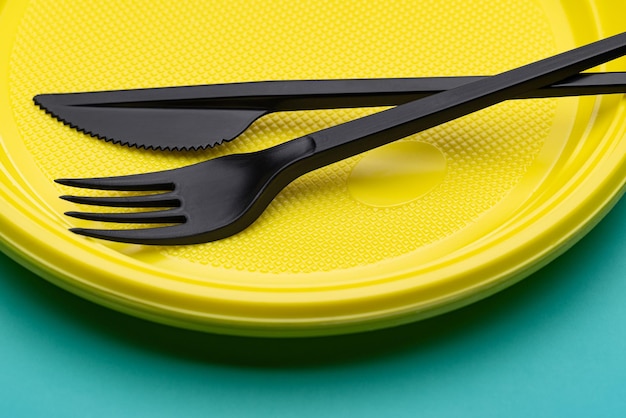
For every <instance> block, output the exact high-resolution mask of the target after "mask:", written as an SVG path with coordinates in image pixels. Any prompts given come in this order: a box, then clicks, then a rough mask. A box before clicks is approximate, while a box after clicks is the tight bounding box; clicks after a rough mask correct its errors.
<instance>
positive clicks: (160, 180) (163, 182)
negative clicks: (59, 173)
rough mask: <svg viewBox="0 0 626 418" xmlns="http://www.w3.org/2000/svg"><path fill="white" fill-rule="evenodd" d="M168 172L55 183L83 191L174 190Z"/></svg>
mask: <svg viewBox="0 0 626 418" xmlns="http://www.w3.org/2000/svg"><path fill="white" fill-rule="evenodd" d="M168 171H169V170H168ZM168 171H159V172H154V173H144V174H131V175H128V176H114V177H91V178H80V179H56V180H54V181H55V182H57V183H59V184H63V185H65V186H72V187H80V188H83V189H98V190H121V191H150V190H173V189H174V183H173V182H172V180H171V178H168Z"/></svg>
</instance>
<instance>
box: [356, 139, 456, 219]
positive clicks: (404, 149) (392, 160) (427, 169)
mask: <svg viewBox="0 0 626 418" xmlns="http://www.w3.org/2000/svg"><path fill="white" fill-rule="evenodd" d="M445 174H446V158H445V156H444V155H443V154H442V152H441V151H440V150H439V149H438V148H437V147H435V146H433V145H430V144H427V143H424V142H396V143H392V144H389V145H386V146H384V147H381V148H378V149H375V150H373V151H370V152H368V153H367V154H366V155H365V156H364V157H363V159H361V161H359V162H358V164H357V165H356V166H355V167H354V169H353V170H352V172H351V173H350V177H349V179H348V190H349V191H350V194H351V195H352V197H353V198H355V199H356V200H358V201H360V202H362V203H365V204H367V205H370V206H376V207H389V206H397V205H401V204H404V203H408V202H411V201H413V200H415V199H418V198H419V197H421V196H424V195H425V194H427V193H428V192H430V191H431V190H432V189H434V188H435V187H436V186H437V185H438V184H440V183H441V182H442V181H443V178H444V177H445Z"/></svg>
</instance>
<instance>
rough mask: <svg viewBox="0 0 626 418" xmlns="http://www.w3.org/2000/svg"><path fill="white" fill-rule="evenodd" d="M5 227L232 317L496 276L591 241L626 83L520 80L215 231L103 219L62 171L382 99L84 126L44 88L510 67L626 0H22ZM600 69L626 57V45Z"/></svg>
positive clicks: (334, 310)
mask: <svg viewBox="0 0 626 418" xmlns="http://www.w3.org/2000/svg"><path fill="white" fill-rule="evenodd" d="M0 13H1V14H0V42H1V46H2V47H1V48H0V140H1V145H2V149H1V151H0V168H1V169H2V171H1V174H0V229H1V232H0V235H1V244H2V249H3V250H4V251H5V252H6V253H8V254H10V255H11V256H13V257H14V258H16V259H17V260H18V261H20V262H22V263H23V264H24V265H27V266H28V267H29V268H31V269H33V270H34V271H36V272H38V273H39V274H40V275H41V276H42V277H44V278H46V279H48V280H50V281H52V282H54V283H56V284H57V285H59V286H61V287H63V288H66V289H68V290H69V291H71V292H74V293H77V294H79V295H81V296H83V297H85V298H88V299H90V300H93V301H95V302H97V303H101V304H103V305H106V306H109V307H111V308H114V309H117V310H120V311H123V312H127V313H129V314H132V315H136V316H139V317H143V318H147V319H150V320H154V321H158V322H162V323H167V324H172V325H175V326H180V327H186V328H191V329H199V330H206V331H211V332H218V333H229V334H240V335H264V336H305V335H323V334H335V333H345V332H356V331H361V330H368V329H375V328H380V327H385V326H392V325H395V324H401V323H405V322H408V321H414V320H417V319H420V318H425V317H428V316H432V315H435V314H438V313H441V312H444V311H448V310H451V309H454V308H457V307H460V306H462V305H465V304H468V303H470V302H472V301H476V300H478V299H480V298H483V297H485V296H487V295H490V294H492V293H494V292H496V291H498V290H500V289H502V288H504V287H506V286H509V285H511V284H512V283H514V282H515V281H517V280H520V279H521V278H523V277H525V276H526V275H528V274H530V273H531V272H532V271H534V270H536V269H538V268H540V267H541V266H542V265H544V264H545V263H547V262H548V261H550V260H551V259H553V258H554V257H556V256H557V255H558V254H559V253H561V252H562V251H564V250H565V249H566V248H567V247H568V246H570V245H571V244H573V243H574V242H575V241H576V240H577V239H578V238H580V237H581V236H582V235H583V234H584V233H585V232H586V231H588V230H589V229H590V228H591V227H592V226H593V225H594V224H595V223H596V222H597V221H598V220H599V219H600V218H601V217H602V215H603V214H604V213H606V211H607V210H609V208H610V207H611V205H612V204H614V203H615V202H616V201H617V199H618V198H619V196H620V194H621V192H622V191H623V187H624V183H625V177H626V174H625V173H626V100H624V97H623V95H612V96H605V97H589V98H564V99H541V100H520V101H511V102H506V103H503V104H501V105H498V106H495V107H492V108H490V109H487V110H484V111H482V112H479V113H476V114H474V115H470V116H468V117H465V118H462V119H460V120H457V121H454V122H451V123H448V124H445V125H442V126H440V127H437V128H435V129H432V130H429V131H427V132H424V133H421V134H419V135H415V136H412V137H409V138H406V139H405V140H403V141H400V142H398V143H395V144H391V145H389V146H386V147H384V148H381V149H378V150H374V151H372V152H369V153H366V154H364V155H360V156H357V157H354V158H351V159H349V160H346V161H343V162H341V163H337V164H334V165H332V166H329V167H326V168H324V169H321V170H318V171H316V172H314V173H311V174H309V175H306V176H304V177H303V178H301V179H299V180H297V181H296V182H294V183H293V184H291V185H290V186H289V187H287V189H285V190H284V192H282V193H281V194H280V195H279V196H278V197H277V198H276V200H275V201H274V202H273V203H272V204H271V205H270V207H269V208H268V210H267V211H266V212H265V213H264V214H263V216H261V218H260V219H259V220H258V221H257V222H256V223H255V224H254V225H253V226H251V227H250V228H248V229H247V230H246V231H244V232H242V233H240V234H238V235H236V236H233V237H231V238H228V239H225V240H222V241H218V242H213V243H207V244H202V245H193V246H179V247H174V246H172V247H165V246H163V247H149V246H140V245H126V244H116V243H109V242H106V241H99V240H93V239H87V238H84V237H81V236H77V235H74V234H72V233H71V232H68V228H69V227H71V226H77V225H79V226H90V227H99V226H103V225H97V224H94V223H88V222H86V221H85V222H81V221H77V220H73V219H71V218H68V217H65V216H64V215H63V212H64V211H67V210H85V209H86V208H81V207H79V206H78V205H74V204H70V203H68V202H64V201H62V200H60V199H59V198H58V196H59V195H61V194H68V193H71V194H75V193H80V191H77V190H72V189H70V188H66V187H63V186H60V185H58V184H55V183H54V182H53V180H54V179H55V178H59V177H91V176H107V175H122V174H131V173H138V172H147V171H155V170H162V169H166V168H172V167H178V166H183V165H187V164H190V163H192V162H197V161H202V160H206V159H209V158H212V157H215V156H218V155H223V154H227V153H233V152H244V151H252V150H258V149H261V148H264V147H267V146H270V145H274V144H277V143H279V142H281V141H285V140H287V139H290V138H294V137H297V136H300V135H302V134H305V133H307V132H311V131H315V130H317V129H321V128H325V127H328V126H332V125H334V124H337V123H340V122H342V121H347V120H350V119H353V118H356V117H359V116H363V115H366V114H368V113H371V112H374V111H377V110H380V109H353V110H324V111H307V112H288V113H280V114H273V115H269V116H266V117H264V118H262V119H261V120H259V121H258V122H256V123H255V124H254V125H253V126H252V127H251V128H250V129H249V130H248V131H247V132H246V133H245V134H244V135H242V136H241V137H240V138H238V139H236V140H234V141H233V142H231V143H229V144H227V145H224V146H221V147H218V148H215V149H212V150H207V151H203V152H188V153H175V152H156V151H146V150H138V149H131V148H125V147H121V146H117V145H113V144H110V143H106V142H103V141H100V140H97V139H94V138H91V137H89V136H86V135H83V134H81V133H78V132H76V131H74V130H72V129H71V128H69V127H67V126H64V125H62V124H61V123H59V122H57V121H55V120H54V119H52V118H51V117H49V116H48V115H46V114H45V113H44V112H43V111H41V110H39V109H38V108H37V107H36V106H35V105H34V104H33V102H32V97H33V96H34V95H36V94H39V93H51V92H73V91H90V90H107V89H126V88H139V87H155V86H170V85H189V84H206V83H217V82H220V83H221V82H238V81H253V80H270V79H315V78H367V77H411V76H431V75H484V74H494V73H498V72H500V71H504V70H507V69H510V68H513V67H516V66H519V65H523V64H526V63H528V62H530V61H534V60H537V59H540V58H544V57H547V56H549V55H552V54H554V53H557V52H560V51H564V50H568V49H571V48H574V47H576V46H578V45H582V44H585V43H589V42H592V41H594V40H597V39H600V38H603V37H606V36H609V35H613V34H615V33H618V32H621V31H623V30H626V26H625V25H624V19H623V17H624V16H625V15H626V3H624V2H622V1H616V0H604V1H600V0H598V1H585V0H581V1H577V2H571V1H566V0H562V1H558V0H542V1H519V0H449V1H445V2H442V1H439V0H422V1H419V2H382V1H381V2H378V1H371V0H367V1H346V0H325V1H315V2H294V1H290V0H285V1H272V2H265V1H249V0H241V1H232V0H229V1H186V2H173V1H152V0H146V1H132V2H128V1H124V0H119V1H112V0H100V1H84V2H69V1H68V2H59V1H57V0H32V1H17V0H16V1H8V0H7V1H4V2H0ZM597 70H614V71H618V70H621V71H624V70H626V61H625V60H623V59H622V60H617V61H614V62H611V63H609V64H608V65H605V66H602V67H601V68H598V69H597Z"/></svg>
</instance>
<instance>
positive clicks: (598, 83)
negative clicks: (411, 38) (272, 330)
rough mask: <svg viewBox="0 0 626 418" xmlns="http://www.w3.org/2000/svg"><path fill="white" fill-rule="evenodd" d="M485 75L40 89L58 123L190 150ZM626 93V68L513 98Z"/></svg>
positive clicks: (143, 144) (113, 138) (140, 143)
mask: <svg viewBox="0 0 626 418" xmlns="http://www.w3.org/2000/svg"><path fill="white" fill-rule="evenodd" d="M483 78H486V77H484V76H469V77H423V78H387V79H349V80H291V81H261V82H246V83H230V84H213V85H200V86H182V87H162V88H148V89H134V90H114V91H98V92H85V93H59V94H40V95H37V96H35V97H34V101H35V103H36V104H37V105H38V106H39V107H41V108H42V109H44V110H45V111H46V112H48V113H49V114H51V115H52V116H54V117H55V118H56V119H58V120H60V121H61V122H63V123H65V124H67V125H69V126H71V127H73V128H75V129H77V130H79V131H81V132H84V133H86V134H89V135H91V136H94V137H97V138H100V139H104V140H106V141H110V142H113V143H118V144H122V145H127V146H134V147H139V148H148V149H162V150H195V149H203V148H207V147H212V146H215V145H218V144H221V143H222V142H224V141H230V140H232V139H234V138H235V137H237V136H238V135H240V134H241V133H242V132H243V131H245V130H246V129H247V128H248V127H249V126H250V125H251V124H252V123H253V122H254V121H255V120H256V119H258V118H260V117H261V116H264V115H266V114H268V113H272V112H277V111H290V110H310V109H334V108H352V107H372V106H394V105H400V104H403V103H407V102H410V101H413V100H416V99H419V98H422V97H425V96H429V95H432V94H435V93H439V92H442V91H445V90H449V89H453V88H456V87H459V86H461V85H464V84H468V83H471V82H474V81H478V80H480V79H483ZM612 93H626V72H616V73H594V74H580V75H576V76H574V77H571V78H568V79H567V80H565V81H562V82H559V83H556V84H553V85H551V86H548V87H544V88H540V89H537V90H533V91H530V92H528V93H524V94H522V95H519V96H517V97H516V98H519V99H525V98H545V97H563V96H582V95H597V94H612Z"/></svg>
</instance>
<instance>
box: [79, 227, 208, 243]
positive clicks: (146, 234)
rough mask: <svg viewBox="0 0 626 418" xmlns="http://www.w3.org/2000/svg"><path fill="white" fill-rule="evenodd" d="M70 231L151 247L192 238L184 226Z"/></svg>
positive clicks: (190, 232)
mask: <svg viewBox="0 0 626 418" xmlns="http://www.w3.org/2000/svg"><path fill="white" fill-rule="evenodd" d="M70 231H72V232H74V233H76V234H79V235H84V236H87V237H91V238H99V239H106V240H109V241H117V242H126V243H130V244H152V245H172V244H174V245H176V244H184V243H186V242H185V238H186V237H192V236H193V233H192V231H190V229H189V228H188V227H187V226H186V225H185V224H179V225H173V226H164V227H157V228H141V229H88V228H71V229H70ZM189 243H197V241H190V242H189Z"/></svg>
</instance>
